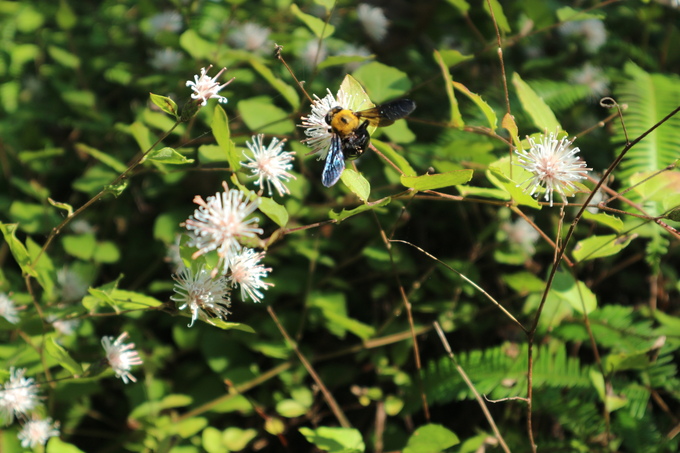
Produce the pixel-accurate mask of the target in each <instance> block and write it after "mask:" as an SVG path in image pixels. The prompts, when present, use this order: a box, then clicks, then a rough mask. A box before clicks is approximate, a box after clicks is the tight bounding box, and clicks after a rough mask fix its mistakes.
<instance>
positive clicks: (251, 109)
mask: <svg viewBox="0 0 680 453" xmlns="http://www.w3.org/2000/svg"><path fill="white" fill-rule="evenodd" d="M238 111H239V112H240V113H241V116H242V117H243V121H244V122H245V123H246V126H248V129H250V130H251V131H253V132H258V133H263V134H272V135H285V134H290V133H292V132H293V131H294V130H295V123H293V121H292V120H291V119H290V118H289V114H288V112H286V111H285V110H283V109H281V108H279V107H277V106H275V105H274V104H273V103H272V99H271V98H270V97H269V96H259V97H254V98H250V99H245V100H242V101H239V102H238ZM230 163H231V162H230Z"/></svg>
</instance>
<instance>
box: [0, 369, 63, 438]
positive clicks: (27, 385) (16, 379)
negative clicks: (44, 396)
mask: <svg viewBox="0 0 680 453" xmlns="http://www.w3.org/2000/svg"><path fill="white" fill-rule="evenodd" d="M25 374H26V368H18V369H17V368H14V367H12V368H10V369H9V379H8V380H7V382H5V384H4V385H3V386H2V388H0V415H1V416H2V418H3V419H4V421H5V423H12V422H13V421H14V418H15V417H16V418H17V419H19V420H21V421H23V428H22V429H21V431H19V434H18V438H19V440H20V441H21V446H22V447H24V448H32V447H34V446H37V445H45V444H46V443H47V441H48V439H49V438H50V437H54V436H58V435H59V429H58V428H59V423H54V422H52V419H51V418H46V419H40V418H38V416H37V414H35V413H33V412H34V411H35V410H36V408H37V407H38V405H39V404H40V397H39V396H38V385H37V384H36V383H35V380H34V379H33V378H27V377H25ZM31 413H33V414H32V416H31V417H30V418H29V414H31Z"/></svg>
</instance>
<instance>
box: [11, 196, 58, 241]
mask: <svg viewBox="0 0 680 453" xmlns="http://www.w3.org/2000/svg"><path fill="white" fill-rule="evenodd" d="M9 218H10V219H11V220H12V222H16V223H18V224H19V228H21V229H22V230H23V231H25V232H27V233H29V234H33V233H47V232H48V231H50V230H51V229H52V228H54V227H55V226H57V225H58V224H59V223H60V219H59V217H58V216H57V214H56V213H55V212H54V211H53V210H52V209H48V208H47V207H46V206H44V205H41V204H36V203H25V202H23V201H19V200H17V201H14V202H12V204H11V205H10V207H9Z"/></svg>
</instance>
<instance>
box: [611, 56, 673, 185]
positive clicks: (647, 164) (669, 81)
mask: <svg viewBox="0 0 680 453" xmlns="http://www.w3.org/2000/svg"><path fill="white" fill-rule="evenodd" d="M625 73H626V75H627V76H628V79H627V80H626V81H625V82H624V83H622V84H621V85H619V86H618V87H617V88H616V89H615V90H614V95H615V97H616V99H617V101H618V103H619V104H627V105H628V109H627V110H626V111H625V112H624V120H625V124H626V129H627V131H628V137H629V139H630V140H633V139H635V138H636V137H638V136H640V135H642V134H643V133H644V132H645V131H646V130H648V129H649V128H650V127H652V126H653V125H654V124H656V123H657V122H658V121H659V120H661V119H662V118H663V117H664V116H666V115H667V114H668V113H670V112H671V111H672V110H673V109H675V108H677V107H678V106H679V105H680V78H678V77H677V76H667V75H662V74H649V73H647V72H645V71H644V70H642V69H641V68H639V67H638V66H636V65H635V64H633V63H629V64H627V65H626V68H625ZM614 139H615V140H616V142H618V143H624V142H625V136H624V134H623V130H622V129H621V127H617V129H616V135H615V137H614ZM678 150H680V115H676V116H674V117H673V118H671V119H670V120H668V121H667V122H666V123H664V124H663V125H662V126H661V127H659V128H658V129H656V130H655V131H653V132H652V133H651V134H649V135H648V136H647V137H645V139H644V140H642V141H641V142H640V143H638V144H637V145H635V146H634V147H633V148H631V149H630V150H629V151H628V153H627V154H626V157H625V158H624V160H623V161H622V162H621V167H620V172H621V174H620V176H621V178H622V179H624V180H627V179H628V178H629V177H630V176H631V175H633V174H634V173H638V172H648V171H657V170H661V169H662V168H664V167H666V166H668V165H670V164H671V163H672V162H674V161H675V160H676V159H677V158H678V155H679V151H678Z"/></svg>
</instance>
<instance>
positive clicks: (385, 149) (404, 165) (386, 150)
mask: <svg viewBox="0 0 680 453" xmlns="http://www.w3.org/2000/svg"><path fill="white" fill-rule="evenodd" d="M371 143H372V144H373V146H375V147H376V149H377V150H378V151H380V152H381V153H383V155H384V156H385V157H386V158H387V159H389V160H390V161H392V163H393V164H395V165H396V166H397V167H398V168H399V170H401V171H402V172H403V173H404V176H416V174H417V173H416V171H415V170H414V169H413V167H411V164H409V163H408V161H407V160H406V159H405V158H404V156H402V155H401V154H399V153H398V152H396V151H395V150H394V148H392V147H391V146H390V145H388V144H387V143H385V142H381V141H380V140H376V139H371ZM390 167H391V166H390Z"/></svg>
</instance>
